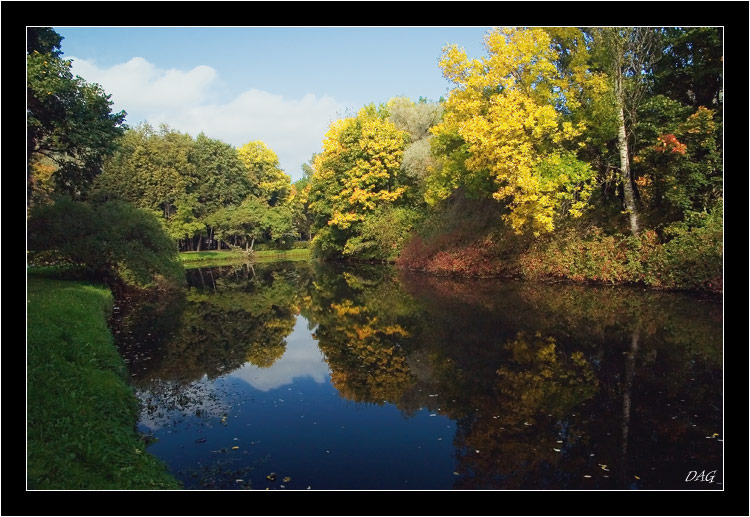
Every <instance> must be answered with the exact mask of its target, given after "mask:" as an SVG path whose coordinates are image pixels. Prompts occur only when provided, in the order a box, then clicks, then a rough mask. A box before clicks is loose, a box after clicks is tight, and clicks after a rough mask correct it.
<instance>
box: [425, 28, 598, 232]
mask: <svg viewBox="0 0 750 517" xmlns="http://www.w3.org/2000/svg"><path fill="white" fill-rule="evenodd" d="M485 47H486V49H487V52H488V56H487V57H484V58H482V59H469V58H468V57H467V56H466V53H465V52H464V51H463V50H459V49H458V48H457V47H456V46H455V45H454V46H450V47H447V48H446V49H444V52H443V56H442V58H441V60H440V66H441V68H442V69H443V75H444V76H445V77H446V78H447V79H449V80H450V81H452V82H453V83H454V84H455V85H456V87H455V88H454V89H453V90H452V91H451V92H450V95H449V97H448V100H447V102H446V106H445V107H446V113H445V117H444V120H443V122H442V123H441V124H440V125H438V126H436V127H435V128H433V133H434V134H435V135H436V136H439V135H452V134H455V135H459V136H460V138H462V139H463V142H464V143H465V147H464V149H465V151H467V152H468V154H467V156H466V157H465V159H463V163H462V166H463V167H464V168H465V169H466V171H467V173H468V174H483V173H486V172H489V175H490V177H491V178H492V180H493V183H494V186H495V188H494V192H493V193H492V196H493V197H494V198H495V199H498V200H500V201H503V202H506V203H508V206H509V208H510V209H511V210H510V213H509V215H508V216H507V221H508V222H509V223H510V224H511V226H512V227H513V228H514V229H516V231H518V232H519V233H520V232H521V231H522V230H523V229H526V228H530V229H531V230H532V231H534V233H535V234H539V233H542V232H548V231H552V230H553V229H554V220H555V217H556V216H557V215H558V214H559V213H560V212H561V209H563V208H569V207H570V206H571V204H572V203H568V204H567V205H564V204H563V203H562V202H561V200H560V198H559V196H557V195H556V194H555V192H554V191H553V190H551V189H550V187H552V186H555V187H556V188H562V190H563V191H565V192H568V193H570V192H573V193H574V197H576V200H575V202H576V203H577V204H576V205H575V210H574V211H570V212H569V213H570V214H571V215H572V216H574V217H575V216H577V215H580V213H581V210H582V206H581V202H583V204H585V201H586V197H585V194H588V193H590V189H589V188H588V187H587V185H588V184H590V181H591V180H592V176H591V175H588V176H586V175H584V174H579V175H578V176H577V178H576V179H577V180H578V183H576V184H575V185H568V184H564V185H561V184H560V182H554V181H549V180H544V179H543V178H542V177H541V173H540V170H539V167H540V165H541V164H542V163H543V161H544V160H545V159H546V157H547V156H548V155H549V154H550V153H552V152H563V151H565V150H566V149H568V148H575V147H576V146H577V145H578V144H579V143H580V142H577V139H579V137H580V135H581V134H582V132H583V130H584V129H585V124H584V123H583V122H580V121H579V122H578V123H573V122H572V121H570V120H567V119H566V117H565V112H569V111H570V110H571V109H572V108H575V107H576V101H575V99H576V98H577V95H576V92H575V91H573V90H574V89H575V88H577V87H580V85H576V84H575V81H571V79H570V77H562V76H561V74H560V73H559V72H558V70H557V67H556V65H555V59H556V58H557V55H556V52H555V50H554V48H553V46H552V45H551V38H550V36H549V34H548V33H547V32H546V31H545V30H544V29H539V28H531V29H515V28H502V29H495V30H493V31H492V32H490V33H489V34H488V35H487V37H486V39H485ZM548 169H549V167H548ZM445 179H446V180H448V181H453V183H455V180H452V179H451V178H445ZM569 179H570V178H569ZM436 183H437V184H433V191H432V192H428V198H429V197H430V196H431V195H432V197H433V198H434V197H436V196H435V189H438V190H440V189H441V188H442V191H443V192H446V190H449V189H445V188H444V186H443V185H440V183H445V181H443V182H436ZM562 183H565V182H562Z"/></svg>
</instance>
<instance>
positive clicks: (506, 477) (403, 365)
mask: <svg viewBox="0 0 750 517" xmlns="http://www.w3.org/2000/svg"><path fill="white" fill-rule="evenodd" d="M187 277H188V287H187V288H186V289H185V290H184V291H183V292H181V293H178V294H176V295H174V296H171V297H169V298H164V297H159V298H151V299H141V300H127V301H123V302H121V303H120V304H119V307H118V310H117V313H116V314H115V317H114V319H113V330H114V332H115V335H116V339H117V342H118V346H119V348H120V351H121V353H122V355H123V357H125V360H126V362H127V364H128V367H129V375H130V378H131V382H132V384H133V386H134V389H135V391H136V395H137V397H138V399H139V400H140V402H141V414H140V421H139V423H138V427H139V430H140V431H141V432H142V433H144V434H146V435H147V436H148V437H149V439H150V440H153V443H151V445H149V447H148V451H149V452H150V453H152V454H154V455H155V456H157V457H158V458H161V459H162V460H163V461H164V462H165V463H166V464H167V465H168V466H169V469H170V471H171V472H172V473H173V474H174V475H175V477H177V478H178V479H179V480H180V481H181V482H182V483H183V484H184V486H185V488H186V489H193V490H201V489H213V490H217V489H228V490H237V489H260V490H265V489H271V490H451V489H483V490H488V489H489V490H502V489H522V490H549V489H577V490H598V489H626V490H627V489H651V490H664V489H670V490H671V489H677V490H696V489H698V490H700V489H722V480H723V415H722V407H723V398H722V390H723V375H722V372H723V369H722V363H723V360H722V349H723V338H722V334H723V332H722V329H723V325H722V314H723V311H722V303H721V300H720V299H718V300H717V299H715V298H709V297H704V296H697V295H694V294H685V293H667V292H658V291H653V290H644V289H636V288H623V287H592V286H581V285H571V284H554V285H550V284H538V283H531V282H517V281H510V280H487V279H485V280H467V279H461V280H458V279H447V278H435V277H430V276H424V275H420V274H413V273H405V272H400V271H397V270H395V269H393V268H391V267H388V266H370V265H368V266H363V265H359V266H344V265H325V264H316V263H308V262H294V263H291V262H279V263H270V264H262V265H255V266H252V267H251V266H249V265H242V266H231V267H220V268H203V269H191V270H188V271H187Z"/></svg>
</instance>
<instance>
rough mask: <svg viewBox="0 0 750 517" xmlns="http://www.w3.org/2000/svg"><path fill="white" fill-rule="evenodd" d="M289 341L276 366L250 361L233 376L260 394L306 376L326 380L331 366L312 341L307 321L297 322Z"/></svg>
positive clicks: (318, 380) (232, 373)
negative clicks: (266, 365) (259, 364)
mask: <svg viewBox="0 0 750 517" xmlns="http://www.w3.org/2000/svg"><path fill="white" fill-rule="evenodd" d="M285 342H286V351H285V352H284V355H283V356H282V357H281V358H280V359H279V360H277V361H276V362H275V363H274V364H273V365H271V366H268V367H265V368H262V367H259V366H256V365H254V364H252V363H250V362H249V363H246V364H245V365H244V366H241V367H240V368H238V369H237V370H234V371H233V372H231V373H230V374H229V376H230V377H232V378H237V379H242V380H243V381H245V382H247V383H248V384H250V385H251V386H252V387H253V388H256V389H258V390H260V391H269V390H273V389H276V388H280V387H282V386H286V385H288V384H292V382H293V381H294V379H299V378H305V377H309V378H311V379H312V380H313V381H315V382H316V383H318V384H321V383H323V382H325V381H326V378H327V376H328V366H327V365H326V363H325V360H324V356H323V354H322V353H321V352H320V350H319V349H318V347H317V346H315V343H313V342H312V341H311V340H310V329H308V323H307V320H305V318H303V317H301V316H299V317H298V318H297V323H296V324H295V326H294V329H293V330H292V332H291V334H290V335H289V336H287V337H286V339H285Z"/></svg>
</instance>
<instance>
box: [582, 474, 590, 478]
mask: <svg viewBox="0 0 750 517" xmlns="http://www.w3.org/2000/svg"><path fill="white" fill-rule="evenodd" d="M583 477H585V478H590V477H591V476H589V475H588V474H584V475H583Z"/></svg>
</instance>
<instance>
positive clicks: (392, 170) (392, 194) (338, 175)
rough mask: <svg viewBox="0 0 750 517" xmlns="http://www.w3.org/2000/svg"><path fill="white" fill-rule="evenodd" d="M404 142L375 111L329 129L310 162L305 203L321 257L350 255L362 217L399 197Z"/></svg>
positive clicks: (383, 115)
mask: <svg viewBox="0 0 750 517" xmlns="http://www.w3.org/2000/svg"><path fill="white" fill-rule="evenodd" d="M408 138H409V135H408V133H406V132H405V131H402V130H399V129H397V128H396V126H395V125H394V124H393V123H392V122H390V121H389V120H388V119H387V112H385V110H378V109H376V107H375V106H374V105H369V106H366V107H364V108H362V109H361V110H360V111H359V113H357V116H356V117H349V118H346V119H340V120H337V121H335V122H334V123H333V124H331V127H330V128H329V130H328V132H327V133H326V135H325V139H324V140H323V152H322V153H320V154H318V155H317V156H316V158H315V162H314V170H315V173H314V174H313V177H312V183H311V190H310V197H309V199H310V207H311V209H312V212H313V214H314V215H315V222H314V226H315V228H316V229H317V230H318V232H317V235H316V237H315V242H316V246H317V248H318V249H319V250H320V251H322V252H323V253H324V254H325V255H337V254H338V255H340V254H351V253H353V252H354V250H355V249H356V247H357V244H356V243H357V238H358V236H359V234H360V231H359V229H360V226H361V224H362V222H363V221H364V220H365V218H366V217H367V215H368V214H371V213H372V212H374V211H375V209H376V208H378V207H382V206H384V205H389V204H393V203H394V202H396V201H397V200H399V199H401V198H402V197H403V195H404V193H405V192H406V190H407V188H408V186H407V184H406V178H405V177H404V175H403V174H402V173H401V162H402V160H403V154H404V148H405V146H406V142H407V141H408Z"/></svg>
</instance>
